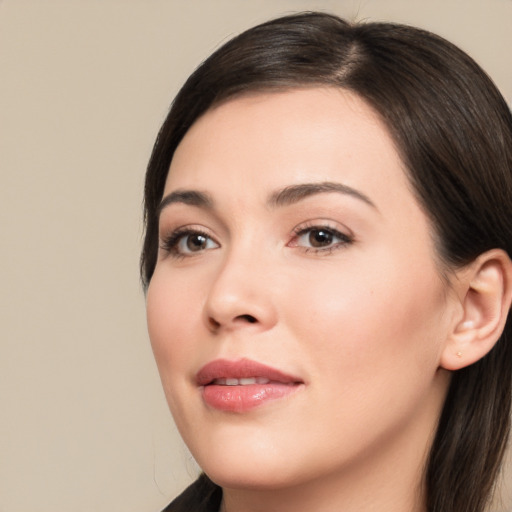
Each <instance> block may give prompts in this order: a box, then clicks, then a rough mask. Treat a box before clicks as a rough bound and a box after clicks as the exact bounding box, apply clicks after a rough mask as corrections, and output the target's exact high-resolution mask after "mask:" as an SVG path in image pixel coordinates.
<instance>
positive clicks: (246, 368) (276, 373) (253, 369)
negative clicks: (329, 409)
mask: <svg viewBox="0 0 512 512" xmlns="http://www.w3.org/2000/svg"><path fill="white" fill-rule="evenodd" d="M250 377H261V378H265V379H268V380H269V381H272V382H280V383H284V384H293V383H300V382H303V381H302V379H300V378H298V377H295V376H293V375H289V374H287V373H284V372H282V371H281V370H278V369H276V368H272V367H271V366H267V365H265V364H262V363H258V362H257V361H252V360H250V359H245V358H244V359H238V360H236V361H231V360H228V359H216V360H215V361H211V362H210V363H207V364H205V365H204V366H203V367H202V368H201V369H200V370H199V371H198V372H197V375H196V382H197V384H198V386H206V385H208V384H211V383H212V382H213V381H214V380H216V379H230V378H231V379H243V378H250Z"/></svg>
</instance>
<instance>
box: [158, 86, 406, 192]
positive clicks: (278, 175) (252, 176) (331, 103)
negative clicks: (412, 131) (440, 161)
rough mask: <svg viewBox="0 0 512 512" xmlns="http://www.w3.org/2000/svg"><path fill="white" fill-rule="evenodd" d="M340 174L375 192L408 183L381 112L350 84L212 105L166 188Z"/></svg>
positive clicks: (179, 153) (181, 149)
mask: <svg viewBox="0 0 512 512" xmlns="http://www.w3.org/2000/svg"><path fill="white" fill-rule="evenodd" d="M333 180H340V181H343V183H345V184H346V185H348V186H353V187H359V188H361V187H362V188H364V189H366V190H367V191H368V192H370V191H371V189H372V188H375V189H376V191H377V190H378V189H380V188H382V186H383V185H386V188H387V189H388V193H394V192H393V190H394V189H395V188H397V187H399V188H406V189H407V188H408V183H407V180H406V177H405V173H404V172H403V166H402V162H401V160H400V157H399V155H398V152H397V151H396V150H395V146H394V143H393V140H392V138H391V136H390V135H389V133H388V130H387V129H386V127H385V126H384V124H383V123H382V121H381V120H380V117H379V116H378V114H376V113H375V112H374V110H373V109H372V108H371V107H370V106H369V105H368V104H367V103H366V102H365V101H363V100H362V99H361V98H360V97H359V96H357V95H356V94H354V93H351V92H349V91H346V90H343V89H336V88H327V87H323V88H310V89H300V90H290V91H286V92H271V93H262V94H252V95H250V96H242V97H237V98H235V99H232V100H228V101H226V102H225V103H222V104H220V105H218V106H216V107H214V108H212V109H210V110H209V111H207V112H206V113H205V114H204V115H203V116H202V117H201V118H199V119H198V120H197V121H196V122H195V124H194V125H193V126H192V127H191V128H190V130H189V131H188V132H187V134H186V135H185V137H184V138H183V140H182V141H181V143H180V145H179V146H178V148H177V150H176V152H175V154H174V158H173V161H172V163H171V167H170V172H169V176H168V178H167V183H166V187H165V194H167V193H169V192H170V191H172V190H174V189H177V188H198V187H201V188H208V189H212V188H213V189H215V188H219V187H220V186H222V185H223V184H224V185H226V184H229V186H230V187H231V188H232V190H235V189H236V187H237V185H238V186H239V191H240V193H242V194H248V189H250V190H253V191H254V190H255V187H256V188H257V186H258V184H261V185H263V186H265V187H267V188H269V187H273V188H277V187H282V186H287V185H293V184H299V183H302V182H305V181H307V182H315V181H333ZM248 185H251V186H250V187H248Z"/></svg>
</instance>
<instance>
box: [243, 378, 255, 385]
mask: <svg viewBox="0 0 512 512" xmlns="http://www.w3.org/2000/svg"><path fill="white" fill-rule="evenodd" d="M240 384H241V385H242V386H246V385H247V384H256V377H246V378H242V379H240Z"/></svg>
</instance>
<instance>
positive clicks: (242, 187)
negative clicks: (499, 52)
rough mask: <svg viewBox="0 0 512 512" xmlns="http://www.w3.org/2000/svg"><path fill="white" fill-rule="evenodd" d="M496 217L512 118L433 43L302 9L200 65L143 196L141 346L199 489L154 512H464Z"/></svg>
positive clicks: (511, 174)
mask: <svg viewBox="0 0 512 512" xmlns="http://www.w3.org/2000/svg"><path fill="white" fill-rule="evenodd" d="M511 210H512V118H511V114H510V112H509V110H508V108H507V106H506V104H505V102H504V100H503V98H502V97H501V96H500V94H499V93H498V91H497V90H496V88H495V87H494V85H493V84H492V83H491V81H490V80H489V79H488V78H487V76H486V75H485V74H484V73H483V71H482V70H481V69H480V68H479V67H478V66H477V65H476V64H475V63H474V62H473V61H472V60H471V59H470V58H469V57H468V56H467V55H465V54H464V53H463V52H461V51H460V50H458V49H457V48H455V47H454V46H453V45H451V44H450V43H448V42H446V41H445V40H443V39H441V38H439V37H437V36H434V35H432V34H430V33H427V32H424V31H421V30H418V29H415V28H411V27H406V26H400V25H392V24H384V23H368V24H361V25H352V24H349V23H346V22H345V21H343V20H341V19H339V18H337V17H335V16H331V15H327V14H319V13H304V14H298V15H292V16H288V17H284V18H280V19H277V20H274V21H270V22H268V23H264V24H262V25H260V26H258V27H255V28H253V29H250V30H248V31H247V32H245V33H243V34H241V35H240V36H238V37H236V38H235V39H233V40H232V41H230V42H228V43H227V44H225V45H224V46H223V47H222V48H220V49H219V50H218V51H216V52H215V53H214V54H213V55H212V56H211V57H210V58H209V59H207V60H206V61H205V62H204V63H203V64H202V65H201V66H200V67H199V68H198V69H197V70H196V71H195V72H194V73H193V74H192V76H191V77H190V78H189V79H188V81H187V82H186V83H185V85H184V86H183V88H182V89H181V91H180V92H179V94H178V96H177V97H176V99H175V101H174V104H173V106H172V108H171V111H170V113H169V115H168V117H167V119H166V121H165V123H164V125H163V126H162V128H161V131H160V133H159V136H158V139H157V141H156V144H155V147H154V150H153V154H152V157H151V160H150V163H149V167H148V172H147V177H146V188H145V220H146V236H145V241H144V248H143V254H142V262H141V263H142V267H141V268H142V277H143V281H144V284H145V286H146V289H147V314H148V326H149V333H150V338H151V342H152V346H153V350H154V353H155V357H156V361H157V364H158V368H159V372H160V375H161V378H162V382H163V385H164V389H165V393H166V396H167V400H168V403H169V406H170V409H171V411H172V413H173V415H174V418H175V420H176V423H177V425H178V428H179V430H180V432H181V434H182V436H183V437H184V439H185V442H186V443H187V445H188V446H189V448H190V450H191V452H192V454H193V455H194V457H195V458H196V460H197V461H198V463H199V465H200V466H201V467H202V469H203V470H204V474H203V475H202V476H201V477H200V478H199V479H198V481H197V482H196V483H194V484H193V485H192V486H191V487H190V488H189V489H188V490H187V491H185V492H184V493H183V494H182V495H181V496H180V497H179V498H177V499H176V500H175V501H174V502H173V503H172V504H171V505H170V506H169V507H168V508H167V509H166V510H169V511H171V510H172V511H181V510H183V511H185V510H186V511H196V510H197V511H203V510H205V511H206V510H208V511H210V510H211V511H217V510H222V511H224V512H233V511H237V512H245V511H253V510H276V511H277V510H279V511H288V510H290V511H291V510H293V511H301V510H315V511H319V512H322V511H332V510H343V511H344V512H347V511H348V512H350V511H356V510H357V511H363V510H389V511H393V512H400V511H404V512H405V511H407V512H411V511H429V512H433V511H435V512H449V511H452V512H464V511H473V512H476V511H482V510H484V508H485V506H486V504H487V503H488V500H489V497H490V496H491V492H492V488H493V484H494V482H495V480H496V475H497V472H498V470H499V466H500V463H501V459H502V455H503V452H504V449H505V445H506V440H507V435H508V430H509V416H510V391H511V375H512V369H511V363H512V354H511V345H510V329H511V325H510V322H508V323H507V317H508V314H509V310H510V303H511V300H512V263H511V261H510V258H509V254H512V247H511V244H512V231H511V223H510V218H511V217H512V211H511Z"/></svg>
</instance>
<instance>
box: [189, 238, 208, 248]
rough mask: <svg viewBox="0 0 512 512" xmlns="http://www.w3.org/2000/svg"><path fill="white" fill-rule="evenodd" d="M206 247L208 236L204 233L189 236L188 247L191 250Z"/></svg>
mask: <svg viewBox="0 0 512 512" xmlns="http://www.w3.org/2000/svg"><path fill="white" fill-rule="evenodd" d="M205 247H206V237H205V236H204V235H191V236H189V237H188V238H187V248H188V249H190V250H191V251H198V250H200V249H204V248H205Z"/></svg>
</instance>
